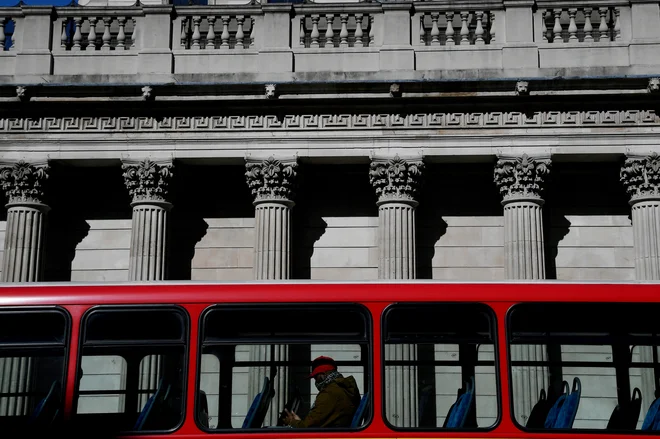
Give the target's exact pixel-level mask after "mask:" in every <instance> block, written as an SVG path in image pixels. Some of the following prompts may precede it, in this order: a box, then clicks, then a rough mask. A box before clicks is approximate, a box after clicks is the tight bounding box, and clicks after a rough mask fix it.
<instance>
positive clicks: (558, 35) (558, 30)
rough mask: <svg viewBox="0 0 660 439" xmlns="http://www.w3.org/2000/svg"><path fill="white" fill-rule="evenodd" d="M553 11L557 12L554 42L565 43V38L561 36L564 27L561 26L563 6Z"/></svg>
mask: <svg viewBox="0 0 660 439" xmlns="http://www.w3.org/2000/svg"><path fill="white" fill-rule="evenodd" d="M553 12H554V14H555V27H554V28H553V29H552V31H553V32H554V36H553V38H552V42H553V43H563V42H564V38H563V37H562V36H561V31H562V28H561V23H560V21H559V20H560V19H561V13H562V12H563V9H561V8H559V9H555V10H553Z"/></svg>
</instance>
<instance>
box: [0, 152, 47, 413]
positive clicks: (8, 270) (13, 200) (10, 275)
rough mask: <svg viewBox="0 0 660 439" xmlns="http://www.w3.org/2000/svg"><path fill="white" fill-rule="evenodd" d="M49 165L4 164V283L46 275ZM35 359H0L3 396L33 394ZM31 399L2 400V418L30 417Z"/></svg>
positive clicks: (1, 173) (0, 180)
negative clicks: (45, 248) (45, 251)
mask: <svg viewBox="0 0 660 439" xmlns="http://www.w3.org/2000/svg"><path fill="white" fill-rule="evenodd" d="M47 178H48V165H47V164H46V163H26V162H23V161H20V162H17V163H11V164H9V163H4V164H0V184H2V189H3V191H4V192H5V195H6V196H7V199H8V200H9V202H8V203H7V206H6V207H7V224H6V230H5V246H4V256H3V264H2V265H3V267H2V281H3V282H38V281H40V280H42V275H43V256H44V247H45V238H46V234H45V222H46V214H47V212H48V211H49V210H50V208H49V207H48V206H47V205H46V204H45V203H44V192H43V187H42V184H43V182H44V181H45V180H46V179H47ZM33 367H34V359H33V358H30V357H13V358H11V357H10V358H0V393H18V392H28V391H30V390H31V387H32V385H31V380H32V369H33ZM29 405H30V401H29V398H27V397H25V396H16V397H6V398H0V416H22V415H26V414H28V408H29Z"/></svg>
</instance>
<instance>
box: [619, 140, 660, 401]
mask: <svg viewBox="0 0 660 439" xmlns="http://www.w3.org/2000/svg"><path fill="white" fill-rule="evenodd" d="M620 180H621V182H622V183H623V185H624V187H625V189H626V192H627V194H628V197H629V204H630V207H631V211H632V212H631V214H632V215H631V216H632V227H633V246H634V248H635V277H636V279H638V280H652V281H657V280H660V156H658V154H657V153H651V154H649V155H629V156H628V157H627V158H626V160H625V162H624V164H623V166H622V167H621V172H620ZM638 349H639V354H640V359H639V361H641V362H643V363H653V348H652V347H650V346H639V348H638ZM641 375H642V389H641V391H642V413H646V412H647V411H648V408H649V406H650V405H651V403H652V402H653V400H654V398H655V389H656V384H657V383H656V382H655V377H654V373H653V369H649V368H642V369H641Z"/></svg>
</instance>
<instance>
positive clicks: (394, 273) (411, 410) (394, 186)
mask: <svg viewBox="0 0 660 439" xmlns="http://www.w3.org/2000/svg"><path fill="white" fill-rule="evenodd" d="M423 169H424V163H423V161H422V158H421V157H415V158H412V159H404V158H401V157H399V156H398V155H396V156H394V157H393V158H391V157H390V158H378V157H374V158H372V161H371V165H370V170H369V179H370V181H371V185H372V186H373V187H374V189H375V191H376V196H377V197H378V201H377V205H378V234H379V241H378V243H379V245H378V247H379V257H378V278H379V279H415V278H416V274H417V267H416V264H417V261H416V257H415V253H416V241H415V209H416V207H417V205H418V201H417V199H416V198H417V192H418V189H419V186H420V184H421V178H422V172H423ZM385 359H386V360H391V361H410V362H412V364H414V362H416V361H417V348H416V346H415V345H409V344H403V345H386V346H385ZM387 369H389V370H386V377H385V380H386V383H385V386H386V391H385V397H386V407H387V419H388V420H389V421H390V422H392V423H393V424H394V425H396V426H397V427H416V426H417V425H418V423H419V413H418V405H419V401H418V395H419V393H418V392H419V389H418V382H419V380H418V376H417V373H418V368H417V366H413V365H411V366H404V367H399V366H395V367H387Z"/></svg>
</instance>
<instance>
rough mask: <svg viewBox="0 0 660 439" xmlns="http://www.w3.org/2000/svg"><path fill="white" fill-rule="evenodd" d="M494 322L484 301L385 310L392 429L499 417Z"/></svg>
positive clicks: (471, 423) (487, 423) (463, 424)
mask: <svg viewBox="0 0 660 439" xmlns="http://www.w3.org/2000/svg"><path fill="white" fill-rule="evenodd" d="M495 338H496V337H495V317H494V313H493V312H492V311H491V309H490V308H488V307H487V306H485V305H482V304H452V303H423V304H405V305H403V304H400V305H393V306H391V307H389V308H388V309H387V310H386V311H385V313H384V316H383V342H384V353H383V357H384V376H383V380H384V385H385V389H384V405H385V417H386V421H387V422H388V423H389V424H390V425H391V426H392V427H393V428H397V429H398V428H419V429H425V430H428V429H436V428H446V429H477V428H490V427H493V426H494V425H495V423H496V421H497V418H498V397H497V390H496V389H497V385H496V383H497V379H496V368H495V342H494V341H495Z"/></svg>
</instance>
